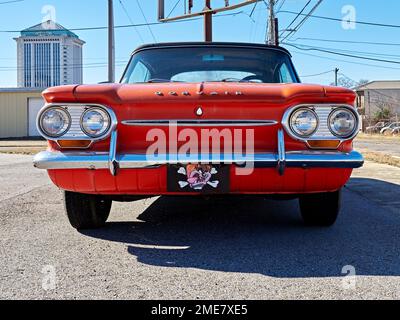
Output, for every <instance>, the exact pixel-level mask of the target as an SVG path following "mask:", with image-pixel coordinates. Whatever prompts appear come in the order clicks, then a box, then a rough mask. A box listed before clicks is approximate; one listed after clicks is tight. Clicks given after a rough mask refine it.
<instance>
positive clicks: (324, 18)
mask: <svg viewBox="0 0 400 320" xmlns="http://www.w3.org/2000/svg"><path fill="white" fill-rule="evenodd" d="M280 13H289V14H296V15H297V14H298V12H295V11H288V10H283V11H280ZM300 15H301V16H305V14H300ZM309 17H311V18H316V19H323V20H330V21H339V22H343V21H345V22H348V23H356V24H361V25H368V26H375V27H385V28H400V25H396V24H385V23H377V22H368V21H360V20H344V19H343V18H332V17H326V16H319V15H312V14H311V15H309Z"/></svg>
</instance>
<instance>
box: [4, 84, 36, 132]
mask: <svg viewBox="0 0 400 320" xmlns="http://www.w3.org/2000/svg"><path fill="white" fill-rule="evenodd" d="M40 97H41V94H40V92H1V91H0V138H20V137H27V136H28V98H40Z"/></svg>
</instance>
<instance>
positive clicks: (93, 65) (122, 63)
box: [0, 60, 127, 72]
mask: <svg viewBox="0 0 400 320" xmlns="http://www.w3.org/2000/svg"><path fill="white" fill-rule="evenodd" d="M117 64H118V65H119V66H126V64H127V61H126V60H120V61H117ZM103 66H107V62H92V63H76V64H64V65H63V66H58V67H56V66H51V65H46V66H41V67H39V66H36V67H33V70H34V72H35V71H41V70H43V71H53V70H64V69H65V68H68V69H70V68H81V67H82V68H96V67H103ZM18 70H25V67H0V71H18Z"/></svg>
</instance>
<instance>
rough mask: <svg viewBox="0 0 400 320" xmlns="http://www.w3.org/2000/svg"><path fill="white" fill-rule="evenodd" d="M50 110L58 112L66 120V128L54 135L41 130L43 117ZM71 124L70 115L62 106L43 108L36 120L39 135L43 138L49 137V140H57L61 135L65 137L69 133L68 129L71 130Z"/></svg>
mask: <svg viewBox="0 0 400 320" xmlns="http://www.w3.org/2000/svg"><path fill="white" fill-rule="evenodd" d="M50 110H60V111H61V112H62V113H63V114H64V115H65V116H66V117H67V119H68V125H67V127H66V128H65V129H64V131H62V132H61V133H59V134H54V135H53V134H50V133H49V132H48V131H47V130H45V129H44V128H43V116H44V115H45V114H46V113H47V112H48V111H50ZM71 124H72V120H71V115H70V113H69V112H68V110H67V109H65V108H63V107H62V106H55V105H54V106H49V107H48V108H45V109H44V108H43V109H41V110H40V112H39V114H38V118H37V129H38V131H39V133H40V134H41V135H42V136H44V137H45V138H46V137H49V138H51V139H58V138H60V137H62V136H63V135H65V134H66V133H67V132H68V131H69V129H70V128H71Z"/></svg>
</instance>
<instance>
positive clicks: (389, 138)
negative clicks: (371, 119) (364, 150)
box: [356, 132, 400, 143]
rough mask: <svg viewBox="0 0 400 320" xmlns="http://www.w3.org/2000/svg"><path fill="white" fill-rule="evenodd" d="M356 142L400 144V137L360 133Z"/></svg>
mask: <svg viewBox="0 0 400 320" xmlns="http://www.w3.org/2000/svg"><path fill="white" fill-rule="evenodd" d="M356 140H377V141H379V140H380V141H397V142H399V143H400V136H385V135H383V134H369V133H362V132H360V133H359V134H358V136H357V138H356Z"/></svg>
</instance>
